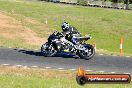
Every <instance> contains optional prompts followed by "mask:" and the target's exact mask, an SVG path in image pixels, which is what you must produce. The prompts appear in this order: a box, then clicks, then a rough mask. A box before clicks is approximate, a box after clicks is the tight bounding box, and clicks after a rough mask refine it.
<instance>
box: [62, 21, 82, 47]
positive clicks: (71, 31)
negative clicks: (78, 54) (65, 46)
mask: <svg viewBox="0 0 132 88" xmlns="http://www.w3.org/2000/svg"><path fill="white" fill-rule="evenodd" d="M61 28H62V30H63V32H62V33H63V34H64V35H65V36H66V37H65V38H66V39H67V40H68V41H71V42H72V43H73V44H79V40H78V39H77V38H74V37H81V34H80V32H79V31H78V30H77V29H76V28H75V27H73V26H70V25H69V24H68V23H67V22H64V23H62V25H61Z"/></svg>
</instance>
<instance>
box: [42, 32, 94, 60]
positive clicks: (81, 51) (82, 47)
mask: <svg viewBox="0 0 132 88" xmlns="http://www.w3.org/2000/svg"><path fill="white" fill-rule="evenodd" d="M91 38H92V37H91V36H86V37H73V40H74V41H75V42H76V44H74V43H73V42H70V41H68V40H67V39H66V38H65V36H64V35H63V33H60V32H57V31H55V32H54V33H53V34H51V35H50V36H49V37H48V42H46V43H45V44H43V45H42V47H41V52H42V54H43V55H44V56H45V57H51V56H54V55H55V54H56V53H57V52H60V51H65V50H69V52H70V53H74V54H76V55H78V56H79V57H80V58H82V59H87V60H89V59H91V58H93V56H94V55H95V49H94V47H93V46H92V45H90V44H86V43H85V41H87V40H88V39H91ZM76 40H78V41H76Z"/></svg>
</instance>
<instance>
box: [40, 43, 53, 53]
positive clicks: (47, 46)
mask: <svg viewBox="0 0 132 88" xmlns="http://www.w3.org/2000/svg"><path fill="white" fill-rule="evenodd" d="M41 51H42V53H43V54H44V55H51V54H53V53H55V50H54V48H53V46H52V45H51V44H44V45H42V50H41Z"/></svg>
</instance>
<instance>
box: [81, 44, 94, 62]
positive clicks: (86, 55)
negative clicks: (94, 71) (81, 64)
mask: <svg viewBox="0 0 132 88" xmlns="http://www.w3.org/2000/svg"><path fill="white" fill-rule="evenodd" d="M94 55H95V49H94V47H93V46H92V45H90V44H85V45H84V49H83V50H79V51H78V56H79V57H80V58H83V59H86V60H89V59H91V58H93V56H94Z"/></svg>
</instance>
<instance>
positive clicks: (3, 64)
mask: <svg viewBox="0 0 132 88" xmlns="http://www.w3.org/2000/svg"><path fill="white" fill-rule="evenodd" d="M2 65H3V66H9V65H10V64H2Z"/></svg>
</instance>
